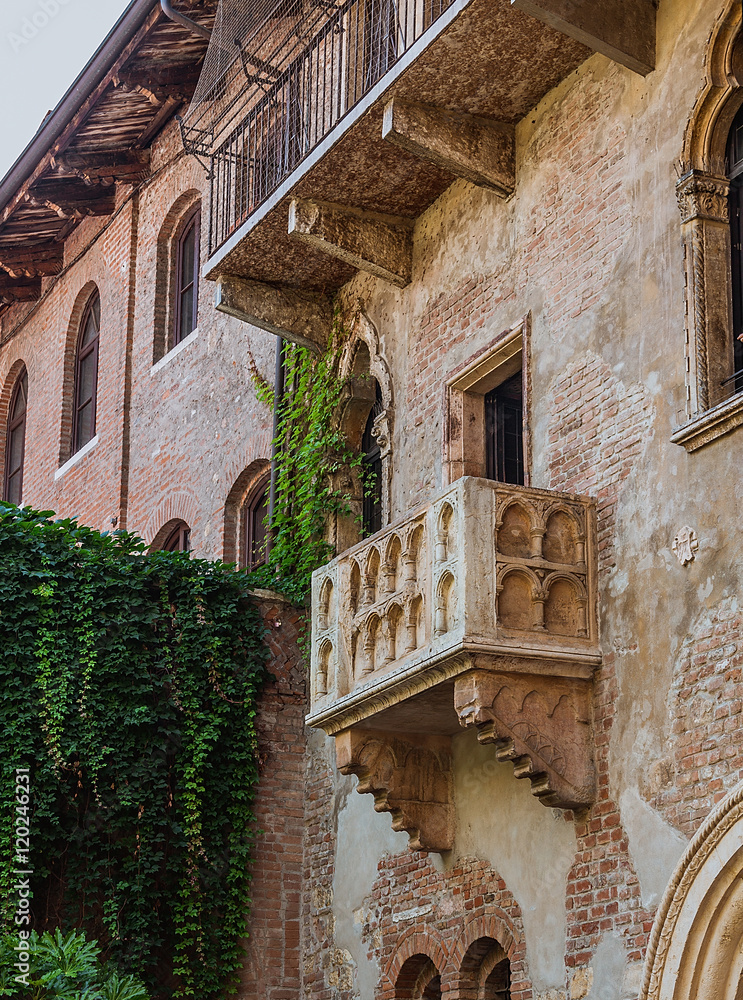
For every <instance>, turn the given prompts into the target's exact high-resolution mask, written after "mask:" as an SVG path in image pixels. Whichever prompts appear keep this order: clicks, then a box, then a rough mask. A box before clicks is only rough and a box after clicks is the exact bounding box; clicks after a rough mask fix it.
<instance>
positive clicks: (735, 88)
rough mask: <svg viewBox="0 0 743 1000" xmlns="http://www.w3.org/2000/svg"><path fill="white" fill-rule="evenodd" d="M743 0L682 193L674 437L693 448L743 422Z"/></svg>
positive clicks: (724, 16) (688, 138) (722, 36)
mask: <svg viewBox="0 0 743 1000" xmlns="http://www.w3.org/2000/svg"><path fill="white" fill-rule="evenodd" d="M741 22H742V16H741V5H740V3H739V2H737V0H732V2H729V3H728V4H727V5H726V7H725V9H724V10H723V12H722V13H721V14H720V16H719V18H718V20H717V23H716V25H715V28H714V30H713V32H712V41H711V43H710V46H709V49H708V52H707V58H706V66H705V71H706V75H705V84H704V87H703V89H702V91H701V93H700V95H699V97H698V99H697V101H696V103H695V106H694V109H693V112H692V115H691V117H690V120H689V123H688V125H687V128H686V132H685V135H684V144H683V152H682V156H681V160H680V169H679V173H680V176H679V179H678V181H677V182H676V198H677V201H678V206H679V211H680V213H681V234H682V239H683V247H684V270H685V333H686V337H685V340H686V365H685V382H686V393H685V408H686V420H685V421H684V423H683V424H681V425H680V426H678V427H676V428H674V430H673V432H672V434H671V441H672V442H673V443H674V444H678V445H681V446H683V447H684V448H685V449H686V450H687V452H693V451H696V450H697V449H699V448H701V447H703V446H704V445H706V444H709V443H710V442H712V441H715V440H717V439H718V438H720V437H722V436H723V435H724V434H727V433H729V432H730V431H732V430H734V429H735V428H736V427H739V426H740V425H741V424H743V392H737V393H734V394H733V395H732V396H730V395H729V394H728V392H727V391H726V390H725V388H724V385H723V382H724V380H725V379H727V378H729V376H730V375H732V370H733V321H732V302H733V292H732V260H731V252H730V218H729V198H728V196H729V192H730V182H729V180H728V178H727V176H726V165H725V160H726V149H727V141H728V135H729V132H730V127H731V125H732V122H733V119H734V118H735V115H736V114H737V112H738V111H739V109H740V107H741V105H743V33H742V32H741V28H742V27H743V25H742V23H741Z"/></svg>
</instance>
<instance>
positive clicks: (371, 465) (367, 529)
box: [361, 380, 384, 536]
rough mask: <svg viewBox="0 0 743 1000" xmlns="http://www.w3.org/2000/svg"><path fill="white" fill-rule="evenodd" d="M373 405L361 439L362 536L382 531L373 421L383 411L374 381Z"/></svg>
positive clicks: (379, 471)
mask: <svg viewBox="0 0 743 1000" xmlns="http://www.w3.org/2000/svg"><path fill="white" fill-rule="evenodd" d="M374 387H375V395H374V403H373V405H372V408H371V410H370V411H369V416H368V417H367V420H366V426H365V427H364V434H363V437H362V439H361V455H362V465H363V468H364V504H363V513H362V522H363V526H364V535H365V536H368V535H374V534H376V533H377V532H378V531H381V530H382V450H381V448H380V447H379V442H378V441H377V439H376V438H375V437H374V434H373V429H374V421H375V420H376V419H377V417H378V416H379V415H380V413H382V412H383V411H384V402H383V400H382V390H381V388H380V387H379V383H378V382H377V381H376V380H375V382H374Z"/></svg>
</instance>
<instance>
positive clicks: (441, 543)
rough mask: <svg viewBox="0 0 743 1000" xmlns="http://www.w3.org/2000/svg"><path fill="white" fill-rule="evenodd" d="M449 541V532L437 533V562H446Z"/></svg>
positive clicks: (439, 531)
mask: <svg viewBox="0 0 743 1000" xmlns="http://www.w3.org/2000/svg"><path fill="white" fill-rule="evenodd" d="M448 541H449V533H448V532H447V531H441V530H440V529H439V530H438V531H437V532H436V562H437V563H443V562H446V550H447V544H448Z"/></svg>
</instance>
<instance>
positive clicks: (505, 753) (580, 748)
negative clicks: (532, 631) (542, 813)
mask: <svg viewBox="0 0 743 1000" xmlns="http://www.w3.org/2000/svg"><path fill="white" fill-rule="evenodd" d="M454 707H455V708H456V711H457V715H458V716H459V721H460V723H461V724H462V725H463V726H477V738H478V740H479V741H480V743H493V744H495V749H496V753H497V756H498V759H499V760H501V761H511V762H512V763H513V767H514V774H515V775H516V777H517V778H529V780H530V782H531V790H532V794H534V795H536V797H537V798H538V799H539V800H540V802H542V803H543V804H544V805H546V806H557V807H559V808H562V809H580V808H583V807H585V806H588V805H590V804H591V802H592V801H593V799H594V797H595V793H596V773H595V769H594V763H593V737H592V728H591V682H590V681H588V680H582V679H580V678H558V677H543V676H542V677H540V676H537V675H530V674H513V673H502V672H498V671H490V670H473V671H471V672H470V673H467V674H463V675H462V676H461V677H457V679H456V681H455V685H454Z"/></svg>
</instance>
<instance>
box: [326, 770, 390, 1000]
mask: <svg viewBox="0 0 743 1000" xmlns="http://www.w3.org/2000/svg"><path fill="white" fill-rule="evenodd" d="M331 752H332V751H331ZM356 784H357V780H356V778H345V777H343V775H341V774H338V773H336V784H335V789H336V802H337V835H336V856H335V872H334V876H333V898H334V907H333V914H334V917H335V947H336V949H339V950H340V951H342V952H344V953H345V954H346V955H347V959H346V964H349V960H350V963H352V965H353V966H355V982H354V984H353V989H354V992H355V993H356V994H357V995H358V996H360V997H362V998H364V1000H366V998H368V997H373V996H374V992H375V989H376V986H377V982H378V980H379V973H380V970H379V968H378V966H377V963H376V962H375V961H373V960H372V959H371V958H369V957H368V953H367V945H366V944H365V943H363V942H362V938H361V935H362V931H363V928H364V925H365V924H366V919H365V916H364V914H365V910H366V908H367V906H368V902H367V897H368V895H369V893H370V891H371V888H372V885H373V883H374V881H375V879H376V878H377V875H378V871H377V866H378V863H379V860H380V858H382V857H383V856H384V855H385V854H398V853H400V852H401V851H407V849H408V835H407V834H406V833H404V832H403V833H395V831H394V830H393V829H392V826H391V824H390V817H389V814H387V813H377V812H374V810H373V809H372V808H371V802H370V801H369V798H368V797H367V796H362V795H358V794H357V793H356V790H355V787H356Z"/></svg>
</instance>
